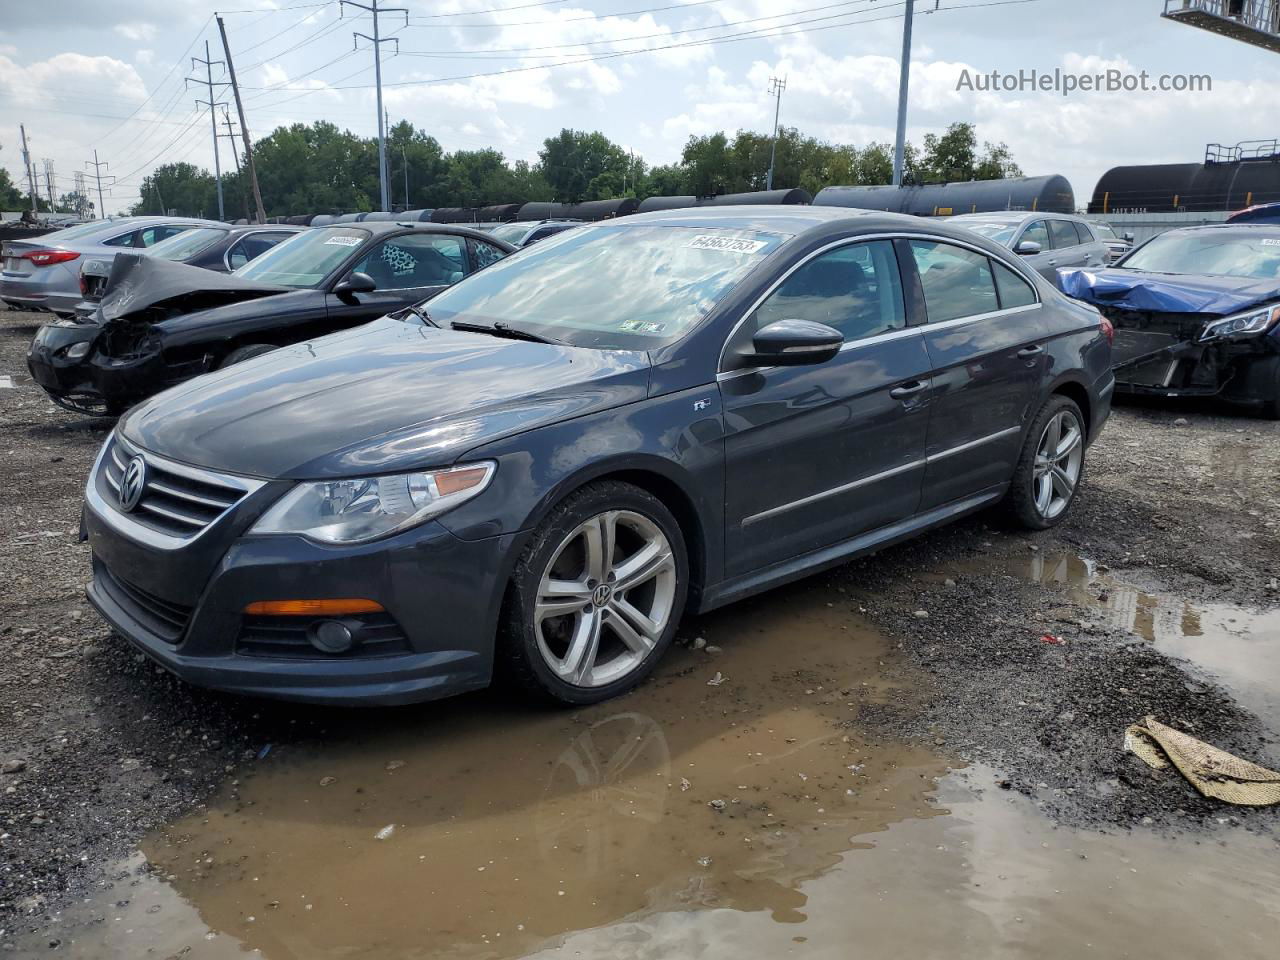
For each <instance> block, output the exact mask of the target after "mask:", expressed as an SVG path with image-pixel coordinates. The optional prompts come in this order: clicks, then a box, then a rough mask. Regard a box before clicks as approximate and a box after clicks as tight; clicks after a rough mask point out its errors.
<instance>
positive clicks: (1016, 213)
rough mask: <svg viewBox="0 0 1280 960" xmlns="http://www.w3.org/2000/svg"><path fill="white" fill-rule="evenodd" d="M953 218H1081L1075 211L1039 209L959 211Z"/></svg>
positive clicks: (1002, 220)
mask: <svg viewBox="0 0 1280 960" xmlns="http://www.w3.org/2000/svg"><path fill="white" fill-rule="evenodd" d="M951 219H952V220H986V221H988V222H991V223H1023V222H1024V221H1027V220H1046V219H1048V220H1081V221H1083V220H1084V218H1083V217H1081V216H1078V215H1076V214H1074V213H1046V212H1044V211H1039V210H994V211H991V212H988V213H959V214H956V215H955V216H954V217H952V218H951ZM1086 222H1087V221H1086Z"/></svg>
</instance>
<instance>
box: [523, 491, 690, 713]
mask: <svg viewBox="0 0 1280 960" xmlns="http://www.w3.org/2000/svg"><path fill="white" fill-rule="evenodd" d="M686 580H687V568H686V560H685V554H684V542H683V538H682V537H681V536H680V530H679V527H678V526H677V525H676V523H675V520H674V518H673V517H672V516H671V514H670V512H669V511H668V510H667V509H666V508H665V507H664V506H663V505H662V503H661V502H660V501H658V500H657V499H656V498H655V497H653V496H651V495H650V494H648V493H647V492H645V491H643V490H640V489H638V488H636V487H633V486H631V485H629V484H622V483H615V482H608V483H602V484H599V485H594V486H592V487H588V488H586V489H584V490H583V491H580V492H579V493H578V494H575V495H574V496H573V497H571V498H570V499H569V500H568V501H566V502H565V503H564V504H562V505H561V506H560V507H558V508H557V509H556V510H555V511H553V512H552V514H551V516H550V517H548V518H547V520H546V521H544V522H543V524H542V525H541V526H540V527H539V529H538V531H537V533H535V535H534V542H533V544H532V545H531V546H530V548H529V551H528V552H527V554H526V559H525V560H524V561H522V563H521V565H520V569H519V570H518V571H517V574H516V583H515V590H514V591H513V597H512V602H511V603H509V609H508V611H507V629H506V633H507V637H506V639H507V643H508V648H509V649H508V652H509V654H510V655H511V660H512V663H511V665H512V666H513V667H514V672H515V674H516V676H517V677H518V678H519V679H521V680H523V681H524V685H525V686H526V687H528V688H530V689H533V690H535V691H537V692H539V693H541V694H543V695H544V696H550V697H551V698H552V699H555V700H559V701H561V702H563V703H570V704H584V703H595V702H598V701H600V700H606V699H608V698H610V697H614V696H617V695H618V694H619V693H622V692H624V691H626V690H629V689H631V688H632V687H634V686H635V685H636V684H638V683H639V682H640V681H641V680H642V679H643V678H644V677H645V676H646V675H648V673H649V671H650V670H652V668H653V666H654V665H655V664H656V663H657V661H658V659H659V658H660V657H661V655H662V653H663V652H664V651H665V650H666V648H667V646H669V645H670V643H671V638H672V636H673V635H674V633H675V629H676V625H677V621H678V620H679V616H680V613H681V612H682V609H683V606H684V599H685V593H686Z"/></svg>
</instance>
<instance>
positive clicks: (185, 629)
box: [84, 471, 514, 705]
mask: <svg viewBox="0 0 1280 960" xmlns="http://www.w3.org/2000/svg"><path fill="white" fill-rule="evenodd" d="M95 472H96V471H95ZM95 480H96V477H95V478H93V479H91V480H90V483H91V484H92V483H94V482H95ZM279 493H280V489H279V486H278V485H276V484H269V485H267V486H266V487H264V488H263V489H262V490H261V491H260V492H259V493H257V494H253V495H250V496H249V497H248V498H247V499H246V500H245V501H243V502H242V503H241V504H240V505H239V506H237V507H236V508H234V509H233V510H232V511H231V512H230V513H229V514H228V515H226V516H224V517H223V518H222V519H221V520H218V521H216V522H215V523H214V524H213V526H212V527H211V528H210V529H209V530H207V531H206V532H204V533H202V534H200V535H199V536H197V537H195V538H193V539H192V540H191V541H190V542H189V543H188V544H186V545H184V546H180V547H178V548H176V549H160V548H157V547H155V546H148V545H146V544H144V543H141V542H138V541H136V540H134V539H132V538H130V537H128V536H126V535H125V534H124V533H122V532H121V530H120V529H119V526H120V518H119V517H112V518H110V521H108V519H106V518H104V517H103V516H101V515H100V511H108V510H112V509H114V508H113V507H111V505H110V504H104V503H103V502H101V498H97V499H98V501H99V502H97V503H95V502H94V498H93V497H91V498H90V503H89V505H88V506H87V508H86V510H85V517H84V525H85V532H86V534H87V536H88V539H89V543H90V545H91V547H92V551H93V563H94V576H93V581H92V583H91V584H90V586H89V587H88V597H89V600H90V602H91V603H92V604H93V605H94V607H95V608H97V610H98V612H99V613H101V614H102V616H103V618H104V619H106V621H107V622H108V623H109V624H110V625H111V626H112V627H113V628H114V629H115V630H116V632H118V633H119V634H121V635H122V636H124V637H125V638H126V639H128V640H129V641H130V642H131V643H132V644H133V645H134V646H136V647H137V648H138V649H139V650H141V651H142V652H143V653H144V654H146V655H147V656H148V657H150V658H151V659H152V660H154V661H155V662H156V663H158V664H159V665H160V666H162V667H164V668H165V669H166V670H168V671H170V672H172V673H174V674H176V675H177V676H178V677H180V678H182V679H183V680H185V681H187V682H189V683H192V684H195V685H197V686H203V687H210V688H213V689H217V690H223V691H228V692H233V693H239V694H247V695H251V696H260V697H270V698H276V699H284V700H294V701H303V702H310V703H324V704H332V705H373V704H377V705H394V704H404V703H411V702H417V701H421V700H430V699H435V698H438V697H444V696H450V695H453V694H457V693H462V692H464V691H468V690H474V689H478V688H481V687H484V686H487V685H488V683H489V682H490V678H491V675H492V667H493V646H494V637H495V634H496V630H497V623H498V615H499V610H500V608H501V603H502V596H503V592H504V589H505V583H506V575H507V570H506V566H505V564H506V558H507V557H508V556H510V555H511V552H512V549H513V545H514V544H513V538H512V537H499V538H491V539H488V540H478V541H464V540H460V539H458V538H457V537H455V536H454V535H453V534H451V533H450V532H449V531H448V530H446V529H445V528H444V527H443V526H441V525H440V524H438V523H436V522H434V521H430V522H428V523H425V524H423V525H422V526H420V527H417V528H415V529H413V530H410V531H407V532H405V533H403V534H400V535H399V536H396V537H392V538H390V539H388V540H385V541H381V542H378V543H373V544H364V545H359V546H351V547H331V546H321V545H319V544H315V543H312V542H310V541H308V540H305V539H303V538H301V537H292V536H273V537H249V536H243V535H241V534H242V533H243V530H244V528H247V527H248V526H250V525H251V524H252V521H253V519H255V518H256V516H257V515H259V514H260V513H261V511H262V509H264V508H265V505H266V504H267V503H269V502H271V501H272V500H274V498H275V497H276V496H278V495H279ZM219 527H221V528H222V529H218V528H219ZM228 543H229V544H230V546H229V547H228V546H227V544H228ZM122 585H127V588H126V587H122ZM346 597H360V598H367V599H371V600H375V601H377V602H378V603H380V604H382V605H383V607H385V608H386V610H387V612H388V614H389V615H390V617H392V618H394V621H395V622H396V624H398V625H399V628H400V631H401V632H402V633H403V638H404V643H403V646H401V647H400V648H398V652H394V653H389V654H385V655H360V653H359V651H358V650H357V652H354V653H352V654H340V655H326V654H321V653H319V651H309V652H307V653H306V654H305V655H303V656H298V655H296V654H294V655H290V656H287V657H285V656H281V657H272V656H264V655H262V654H260V653H259V654H255V655H247V654H246V653H245V652H244V651H245V649H246V647H245V644H244V642H243V638H244V636H245V631H246V629H247V625H246V618H245V617H244V616H243V614H242V611H244V609H245V607H246V606H247V605H248V604H250V603H254V602H256V601H261V600H282V599H322V598H346ZM139 598H141V600H139ZM157 611H158V612H159V616H160V617H161V618H162V620H163V622H161V621H160V620H158V619H157V616H156V613H157ZM300 619H305V618H300Z"/></svg>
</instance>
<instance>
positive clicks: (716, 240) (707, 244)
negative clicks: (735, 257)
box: [685, 233, 769, 253]
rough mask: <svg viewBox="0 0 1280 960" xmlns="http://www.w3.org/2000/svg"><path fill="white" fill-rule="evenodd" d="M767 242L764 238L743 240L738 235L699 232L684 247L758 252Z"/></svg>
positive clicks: (733, 251) (731, 251)
mask: <svg viewBox="0 0 1280 960" xmlns="http://www.w3.org/2000/svg"><path fill="white" fill-rule="evenodd" d="M768 245H769V244H768V243H767V242H765V241H764V240H743V239H741V238H739V237H713V236H710V235H709V234H705V233H700V234H698V236H696V237H694V238H693V239H692V240H690V241H689V242H688V243H686V244H685V246H686V247H692V248H693V249H695V250H726V251H728V252H729V253H759V252H760V251H761V250H763V249H764V248H765V247H767V246H768Z"/></svg>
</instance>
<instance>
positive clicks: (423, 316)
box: [392, 303, 440, 327]
mask: <svg viewBox="0 0 1280 960" xmlns="http://www.w3.org/2000/svg"><path fill="white" fill-rule="evenodd" d="M406 313H411V314H413V315H414V316H415V317H417V318H418V319H419V320H421V321H422V322H423V323H426V324H429V325H430V326H433V327H438V326H440V324H438V323H436V322H435V321H434V320H432V319H431V314H429V313H427V311H425V310H423V309H422V308H421V307H419V306H418V305H417V304H412V303H411V304H409V306H407V307H405V308H404V309H403V310H400V311H397V312H396V313H393V314H392V316H393V317H395V318H396V319H397V320H403V319H404V315H405V314H406Z"/></svg>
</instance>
